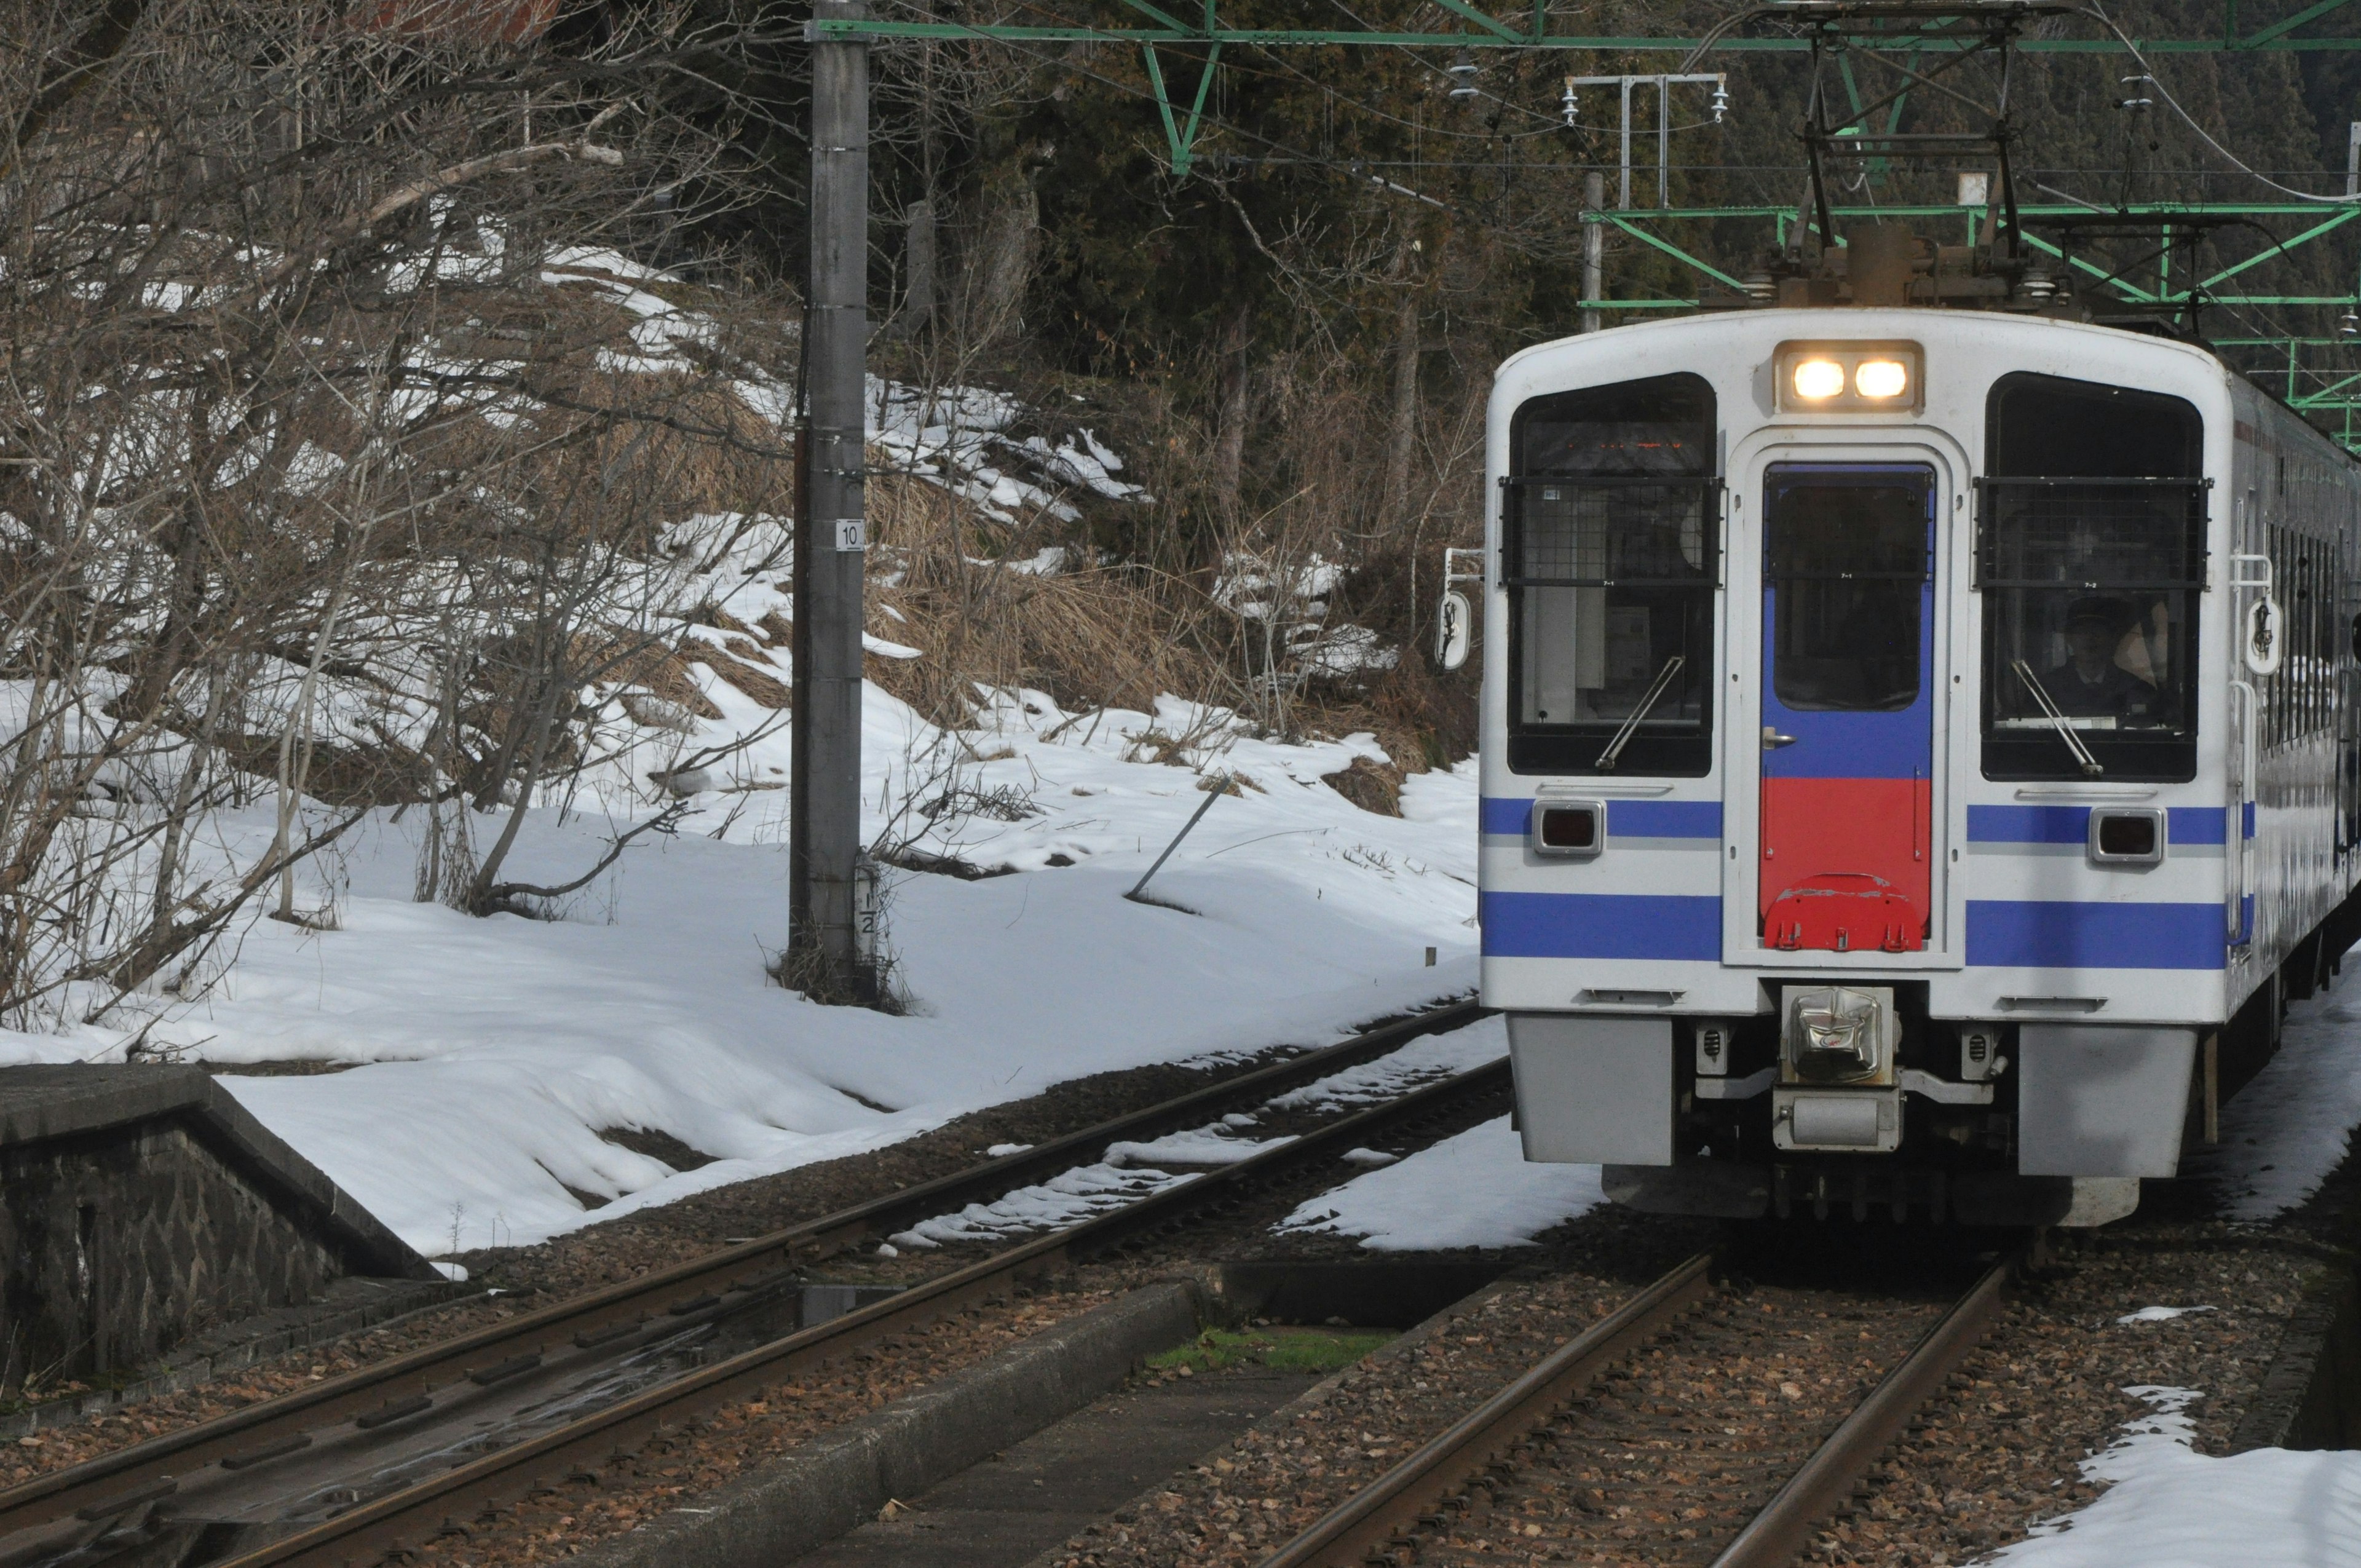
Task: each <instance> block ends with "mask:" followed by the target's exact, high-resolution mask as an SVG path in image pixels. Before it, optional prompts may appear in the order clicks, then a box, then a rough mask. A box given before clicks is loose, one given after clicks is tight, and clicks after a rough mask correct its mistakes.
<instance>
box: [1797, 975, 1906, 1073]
mask: <svg viewBox="0 0 2361 1568" xmlns="http://www.w3.org/2000/svg"><path fill="white" fill-rule="evenodd" d="M1786 1003H1787V1005H1786V1018H1785V1020H1784V1023H1785V1027H1784V1028H1783V1029H1782V1030H1781V1031H1780V1042H1779V1043H1780V1052H1781V1055H1782V1056H1783V1057H1784V1066H1785V1068H1786V1069H1787V1070H1786V1071H1785V1072H1784V1073H1783V1074H1782V1075H1781V1076H1782V1077H1784V1078H1785V1079H1786V1080H1788V1081H1789V1082H1793V1083H1872V1082H1877V1081H1879V1080H1883V1079H1886V1078H1889V1077H1891V1076H1892V1069H1893V1065H1894V1036H1895V1035H1896V1034H1897V1032H1898V1031H1897V1029H1896V1026H1895V1025H1896V1020H1895V1018H1894V992H1893V991H1892V989H1891V988H1889V987H1885V986H1876V987H1861V988H1854V987H1850V986H1842V985H1836V986H1791V987H1789V988H1788V990H1787V993H1786Z"/></svg>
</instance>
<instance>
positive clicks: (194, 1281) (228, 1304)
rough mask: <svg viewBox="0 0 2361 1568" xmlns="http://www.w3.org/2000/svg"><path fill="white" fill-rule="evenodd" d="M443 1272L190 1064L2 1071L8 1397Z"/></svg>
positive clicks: (3, 1358) (0, 1279) (0, 1206)
mask: <svg viewBox="0 0 2361 1568" xmlns="http://www.w3.org/2000/svg"><path fill="white" fill-rule="evenodd" d="M357 1275H365V1276H373V1277H379V1278H401V1279H434V1278H438V1277H439V1276H438V1275H437V1274H436V1272H435V1270H434V1267H433V1266H432V1265H430V1264H428V1263H427V1262H426V1260H425V1259H423V1258H422V1257H420V1256H419V1255H417V1254H416V1253H415V1252H413V1251H412V1250H411V1248H410V1247H409V1246H407V1245H404V1244H403V1242H402V1241H401V1238H399V1237H398V1236H396V1235H394V1234H393V1233H392V1232H390V1231H389V1230H387V1229H386V1228H385V1226H383V1225H382V1224H380V1223H378V1221H377V1219H376V1218H375V1217H374V1216H373V1215H371V1214H369V1213H368V1212H367V1211H366V1210H364V1209H362V1208H361V1207H360V1206H359V1205H358V1204H357V1203H355V1202H354V1201H352V1199H351V1198H350V1197H348V1196H346V1194H345V1192H343V1191H342V1190H340V1189H339V1188H337V1186H336V1185H335V1183H334V1182H333V1181H330V1180H329V1179H327V1177H326V1176H325V1175H324V1174H323V1173H322V1172H321V1171H320V1169H319V1168H318V1167H316V1166H314V1165H313V1164H312V1163H311V1162H310V1161H309V1160H307V1159H305V1158H304V1157H302V1156H301V1155H299V1154H297V1153H296V1152H295V1151H294V1150H293V1149H292V1148H290V1147H289V1146H287V1145H286V1144H285V1143H284V1142H283V1141H281V1140H280V1138H279V1137H277V1136H276V1135H273V1134H272V1133H271V1132H270V1131H269V1129H268V1128H266V1127H265V1126H263V1125H262V1124H261V1123H259V1122H258V1121H256V1120H255V1118H254V1117H253V1115H252V1114H251V1113H248V1112H247V1110H246V1108H245V1107H244V1106H242V1105H240V1104H239V1103H238V1102H237V1101H236V1099H234V1098H233V1097H232V1096H231V1095H230V1094H229V1093H228V1091H225V1090H224V1089H222V1088H221V1087H220V1086H219V1085H218V1084H216V1083H215V1082H214V1078H213V1076H212V1075H211V1074H210V1073H208V1072H205V1071H204V1070H203V1069H199V1068H192V1067H164V1066H133V1067H86V1066H62V1067H12V1068H0V1398H13V1397H15V1396H16V1394H17V1393H18V1392H19V1391H20V1390H21V1389H22V1388H23V1386H24V1385H25V1383H26V1381H27V1378H28V1377H30V1378H34V1379H36V1380H37V1381H38V1382H39V1383H41V1384H45V1385H54V1384H55V1383H57V1382H59V1381H60V1380H62V1379H67V1378H73V1379H79V1380H82V1381H90V1380H93V1379H102V1380H103V1379H109V1378H113V1377H119V1376H121V1375H122V1374H123V1373H124V1372H125V1371H126V1370H127V1369H128V1368H131V1367H134V1366H137V1365H142V1364H145V1363H148V1362H150V1361H152V1360H154V1359H155V1358H156V1357H158V1356H159V1355H161V1354H163V1353H165V1352H167V1351H169V1350H170V1349H171V1348H172V1347H174V1346H175V1345H177V1344H180V1343H182V1342H183V1341H186V1340H189V1339H192V1338H193V1337H195V1336H197V1335H200V1334H203V1333H205V1332H208V1331H212V1330H215V1329H218V1328H220V1327H221V1326H222V1325H224V1324H226V1323H230V1322H234V1321H238V1320H241V1319H247V1318H251V1317H253V1316H255V1315H256V1314H258V1313H264V1312H269V1311H271V1310H275V1309H280V1308H286V1307H293V1306H301V1305H304V1304H307V1303H310V1302H312V1301H313V1300H314V1299H318V1298H319V1297H320V1296H321V1295H322V1294H323V1293H324V1290H325V1288H327V1286H328V1285H329V1284H330V1283H331V1282H332V1281H334V1280H337V1279H340V1278H344V1277H348V1276H357Z"/></svg>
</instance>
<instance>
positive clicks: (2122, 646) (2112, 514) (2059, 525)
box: [1976, 476, 2210, 780]
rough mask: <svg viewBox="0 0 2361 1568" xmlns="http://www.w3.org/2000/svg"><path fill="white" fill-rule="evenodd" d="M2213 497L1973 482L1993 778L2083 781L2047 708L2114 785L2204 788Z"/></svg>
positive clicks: (2160, 490) (2040, 480) (2193, 485)
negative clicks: (2149, 782) (2201, 694)
mask: <svg viewBox="0 0 2361 1568" xmlns="http://www.w3.org/2000/svg"><path fill="white" fill-rule="evenodd" d="M2209 488H2210V486H2209V481H2206V480H2204V479H2200V478H2193V477H2148V476H2121V477H2114V476H2071V477H2067V476H2026V477H2014V476H2012V477H1984V478H1982V479H1980V480H1978V481H1977V489H1978V497H1977V500H1978V506H1977V550H1976V587H1977V589H1978V590H1979V592H1980V594H1981V595H1982V598H1983V601H1984V660H1985V667H1984V672H1983V674H1984V681H1983V686H1984V692H1983V707H1984V712H1983V732H1984V740H1985V747H1984V772H1985V773H1986V775H1987V776H1989V777H1993V778H2026V779H2034V778H2074V777H2081V776H2082V769H2081V759H2080V758H2079V757H2077V756H2076V755H2075V753H2074V751H2073V750H2072V749H2070V748H2069V747H2068V746H2066V745H2065V744H2064V743H2063V741H2062V740H2061V739H2060V738H2059V735H2058V733H2057V724H2058V718H2053V717H2052V714H2051V711H2050V710H2051V709H2053V708H2054V709H2056V710H2057V713H2058V714H2059V716H2061V717H2062V718H2063V719H2064V721H2065V722H2066V724H2068V725H2069V726H2070V727H2071V728H2072V729H2073V730H2074V731H2075V733H2076V737H2077V739H2078V740H2081V742H2082V744H2083V746H2084V747H2085V748H2087V749H2088V750H2089V751H2091V752H2092V754H2093V756H2094V757H2095V758H2096V760H2097V761H2098V762H2099V763H2100V765H2101V767H2102V768H2103V771H2104V773H2105V774H2106V775H2108V776H2112V777H2118V778H2136V779H2157V780H2169V779H2180V778H2189V777H2193V776H2194V773H2195V767H2196V751H2195V743H2194V736H2195V729H2196V713H2197V700H2196V698H2197V687H2196V673H2197V670H2196V666H2197V662H2198V640H2197V636H2196V631H2197V626H2198V613H2197V610H2198V603H2199V599H2198V596H2199V595H2200V594H2202V592H2204V589H2205V571H2206V552H2205V521H2206V496H2207V491H2208V489H2209ZM2028 677H2029V678H2028ZM2036 686H2038V688H2039V689H2038V690H2036ZM2045 699H2047V700H2045Z"/></svg>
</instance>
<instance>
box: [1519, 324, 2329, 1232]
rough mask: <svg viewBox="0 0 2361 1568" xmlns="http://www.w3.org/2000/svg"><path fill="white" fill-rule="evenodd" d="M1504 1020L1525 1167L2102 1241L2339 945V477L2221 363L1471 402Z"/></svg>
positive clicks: (1940, 345)
mask: <svg viewBox="0 0 2361 1568" xmlns="http://www.w3.org/2000/svg"><path fill="white" fill-rule="evenodd" d="M1488 468H1489V476H1490V478H1491V480H1492V483H1491V484H1490V486H1489V489H1490V493H1491V502H1490V506H1489V516H1488V535H1487V543H1488V549H1487V565H1486V581H1485V591H1486V594H1487V598H1488V606H1489V609H1490V613H1488V615H1486V616H1485V617H1484V620H1483V636H1484V652H1485V663H1484V671H1485V677H1484V741H1483V796H1484V800H1483V822H1482V833H1483V856H1482V868H1483V869H1482V920H1483V950H1484V970H1483V996H1484V1001H1485V1003H1487V1004H1488V1005H1489V1006H1492V1007H1496V1008H1499V1009H1501V1010H1503V1011H1505V1012H1506V1013H1507V1014H1508V1015H1509V1030H1510V1045H1511V1055H1512V1058H1513V1060H1514V1064H1515V1069H1516V1084H1517V1111H1518V1125H1519V1127H1520V1129H1521V1133H1522V1135H1523V1140H1524V1150H1525V1156H1526V1157H1527V1158H1528V1159H1535V1160H1568V1161H1596V1162H1598V1163H1600V1164H1602V1165H1604V1166H1605V1167H1606V1186H1607V1190H1608V1193H1609V1196H1610V1197H1612V1198H1614V1199H1615V1200H1617V1201H1620V1202H1624V1203H1628V1204H1631V1205H1633V1206H1635V1207H1637V1208H1640V1209H1643V1210H1649V1211H1654V1212H1670V1213H1686V1214H1714V1215H1725V1216H1730V1217H1739V1218H1745V1217H1753V1216H1760V1215H1764V1214H1775V1215H1779V1216H1783V1217H1784V1216H1788V1215H1792V1214H1817V1215H1820V1216H1823V1217H1825V1216H1827V1215H1828V1214H1830V1213H1838V1214H1847V1213H1849V1214H1851V1215H1853V1216H1855V1217H1866V1216H1867V1215H1870V1214H1872V1213H1876V1214H1884V1213H1888V1212H1890V1213H1891V1214H1892V1215H1893V1216H1894V1217H1895V1218H1896V1219H1900V1218H1904V1217H1905V1216H1909V1215H1912V1214H1914V1213H1915V1214H1916V1215H1919V1216H1922V1217H1932V1218H1934V1219H1936V1220H1938V1221H1939V1220H1944V1219H1947V1218H1948V1219H1953V1220H1956V1221H1959V1222H1961V1223H1993V1224H2011V1223H2013V1224H2022V1223H2035V1224H2038V1223H2061V1224H2098V1223H2104V1222H2106V1221H2108V1220H2111V1219H2114V1218H2118V1217H2120V1216H2122V1215H2124V1214H2127V1213H2129V1212H2131V1211H2132V1209H2133V1207H2134V1206H2135V1205H2136V1203H2137V1201H2138V1193H2139V1185H2138V1183H2139V1179H2140V1178H2143V1177H2163V1176H2170V1175H2173V1174H2174V1173H2175V1171H2176V1169H2177V1167H2178V1162H2179V1160H2180V1156H2181V1152H2182V1150H2183V1148H2184V1147H2185V1146H2188V1145H2189V1144H2190V1143H2191V1141H2193V1140H2197V1139H2202V1138H2204V1137H2208V1136H2210V1135H2211V1124H2212V1119H2213V1116H2214V1114H2215V1113H2216V1109H2217V1107H2218V1105H2219V1103H2220V1102H2221V1100H2222V1099H2223V1098H2224V1097H2226V1096H2227V1095H2228V1094H2229V1093H2231V1092H2233V1091H2235V1089H2236V1088H2237V1087H2238V1086H2239V1085H2240V1084H2242V1083H2244V1082H2245V1081H2246V1080H2247V1079H2248V1078H2250V1077H2251V1076H2252V1075H2253V1073H2254V1072H2255V1071H2257V1070H2258V1069H2259V1068H2260V1067H2261V1065H2262V1064H2263V1062H2264V1061H2265V1060H2267V1059H2268V1056H2269V1054H2270V1052H2271V1050H2272V1049H2273V1048H2275V1047H2276V1044H2277V1038H2278V1030H2279V1018H2280V1016H2281V1015H2282V1013H2283V1010H2284V1006H2285V1003H2286V1002H2287V1001H2288V1000H2289V999H2290V998H2293V997H2300V996H2303V995H2307V994H2310V992H2312V990H2313V989H2314V988H2315V987H2316V986H2317V985H2318V984H2320V983H2321V982H2322V981H2323V978H2324V976H2325V974H2326V973H2327V972H2328V971H2329V970H2330V969H2331V968H2332V967H2333V965H2334V961H2335V959H2336V957H2337V956H2338V955H2339V954H2341V953H2342V952H2343V951H2344V950H2345V948H2346V947H2347V946H2348V945H2349V944H2350V943H2351V942H2352V941H2353V939H2354V938H2355V937H2356V935H2361V904H2356V901H2355V900H2354V899H2353V897H2352V894H2353V890H2354V887H2355V883H2356V877H2361V722H2356V713H2357V712H2361V703H2356V698H2361V686H2357V685H2356V677H2357V676H2361V667H2356V659H2361V622H2356V618H2355V614H2354V611H2355V609H2356V604H2355V602H2354V588H2353V587H2352V586H2351V585H2353V584H2354V583H2355V581H2356V574H2357V573H2361V537H2356V530H2361V467H2356V464H2355V462H2354V461H2353V460H2352V459H2351V458H2349V457H2348V456H2347V455H2345V453H2344V451H2342V450H2341V449H2340V448H2339V447H2337V446H2336V445H2335V444H2334V443H2332V442H2330V441H2329V440H2327V439H2326V438H2325V437H2323V436H2322V435H2321V434H2320V433H2317V432H2315V431H2314V430H2312V428H2311V427H2310V426H2308V425H2307V424H2305V423H2304V422H2302V421H2301V419H2299V418H2297V417H2296V416H2295V415H2294V414H2293V413H2291V412H2290V411H2288V410H2286V409H2285V408H2284V407H2282V406H2281V405H2279V403H2278V402H2276V401H2275V400H2272V399H2271V398H2270V397H2269V396H2268V395H2267V394H2265V393H2264V392H2262V391H2260V390H2259V389H2257V388H2256V387H2255V386H2253V385H2252V384H2250V383H2248V382H2247V381H2246V380H2245V379H2243V378H2241V377H2240V376H2239V375H2238V374H2237V373H2236V372H2235V371H2234V370H2232V369H2231V368H2229V367H2227V366H2225V365H2224V363H2223V361H2222V360H2221V359H2219V358H2218V357H2216V356H2214V355H2213V354H2212V353H2210V352H2208V351H2207V350H2205V349H2204V348H2202V347H2200V346H2196V345H2190V344H2187V343H2182V342H2177V341H2173V340H2170V339H2168V338H2164V337H2159V336H2155V335H2149V334H2142V333H2137V332H2131V331H2121V330H2115V329H2113V328H2108V327H2100V326H2091V325H2085V324H2081V323H2076V322H2071V321H2065V320H2058V319H2048V318H2040V317H2032V316H2015V315H2005V314H1999V313H1984V312H1976V311H1951V310H1925V309H1919V310H1908V309H1890V310H1888V309H1805V310H1798V309H1761V310H1750V311H1741V312H1733V313H1720V314H1708V315H1699V316H1694V317H1688V318H1685V319H1681V320H1675V321H1667V322H1662V323H1648V324H1644V325H1636V326H1630V327H1623V328H1619V329H1615V330H1612V331H1609V332H1604V333H1599V334H1593V335H1589V336H1584V337H1576V338H1570V339H1566V340H1564V341H1561V342H1556V343H1552V344H1546V345H1541V346H1539V347H1535V348H1532V349H1529V350H1527V351H1525V352H1523V353H1521V354H1519V355H1518V356H1515V357H1514V358H1512V359H1510V360H1509V361H1508V362H1507V363H1506V364H1505V365H1504V366H1502V367H1501V368H1500V371H1499V378H1498V381H1497V383H1496V386H1495V389H1494V391H1493V394H1492V402H1491V413H1490V430H1489V454H1488Z"/></svg>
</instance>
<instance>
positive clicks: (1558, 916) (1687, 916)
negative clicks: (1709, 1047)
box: [1480, 893, 1721, 963]
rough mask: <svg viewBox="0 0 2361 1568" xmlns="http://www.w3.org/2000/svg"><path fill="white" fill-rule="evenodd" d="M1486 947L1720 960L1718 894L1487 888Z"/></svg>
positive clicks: (1505, 951) (1525, 953)
mask: <svg viewBox="0 0 2361 1568" xmlns="http://www.w3.org/2000/svg"><path fill="white" fill-rule="evenodd" d="M1480 905H1481V907H1482V911H1483V925H1484V953H1485V956H1486V957H1488V958H1496V959H1686V960H1691V961H1703V962H1706V963H1713V962H1717V961H1719V959H1720V958H1721V900H1720V899H1719V898H1713V897H1706V898H1686V897H1677V896H1674V895H1671V894H1610V893H1488V894H1484V895H1483V896H1482V899H1481V900H1480Z"/></svg>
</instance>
